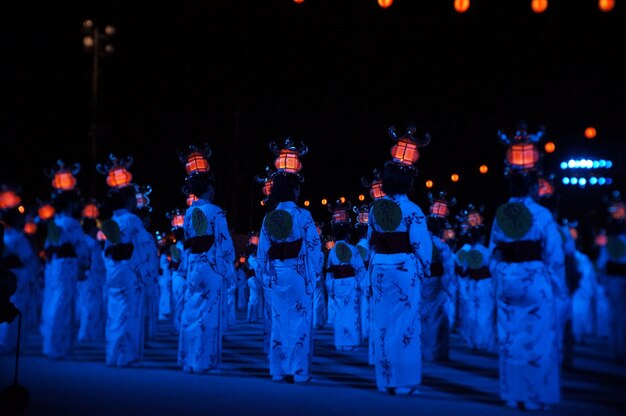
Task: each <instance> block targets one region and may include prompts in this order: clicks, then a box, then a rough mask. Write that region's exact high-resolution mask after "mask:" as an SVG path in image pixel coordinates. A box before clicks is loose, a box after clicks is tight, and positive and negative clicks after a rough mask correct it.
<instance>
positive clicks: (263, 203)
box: [261, 199, 265, 207]
mask: <svg viewBox="0 0 626 416" xmlns="http://www.w3.org/2000/svg"><path fill="white" fill-rule="evenodd" d="M261 206H262V207H264V206H265V200H263V199H262V200H261Z"/></svg>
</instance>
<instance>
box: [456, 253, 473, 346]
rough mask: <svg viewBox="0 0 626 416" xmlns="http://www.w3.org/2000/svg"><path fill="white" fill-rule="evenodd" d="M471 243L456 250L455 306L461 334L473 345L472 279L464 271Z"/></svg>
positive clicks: (464, 339)
mask: <svg viewBox="0 0 626 416" xmlns="http://www.w3.org/2000/svg"><path fill="white" fill-rule="evenodd" d="M471 248H472V247H471V246H470V245H469V244H464V245H463V246H461V248H460V249H459V250H458V251H457V252H456V254H455V256H454V265H455V276H456V305H455V308H454V313H455V323H456V326H457V328H458V330H459V334H460V335H461V338H462V339H463V341H465V343H466V344H467V345H469V346H471V337H470V328H471V319H470V318H471V312H470V310H471V307H472V306H471V300H470V293H469V289H470V279H469V277H468V276H467V275H465V276H462V275H461V274H460V273H464V268H463V267H464V260H463V259H464V256H465V254H466V253H467V252H468V251H469V250H471Z"/></svg>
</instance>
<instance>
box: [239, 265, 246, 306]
mask: <svg viewBox="0 0 626 416" xmlns="http://www.w3.org/2000/svg"><path fill="white" fill-rule="evenodd" d="M247 286H248V276H247V275H246V271H245V270H244V268H243V266H241V267H239V268H238V269H237V309H240V310H241V309H246V306H247V303H248V302H247V299H246V287H247Z"/></svg>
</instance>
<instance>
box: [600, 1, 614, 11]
mask: <svg viewBox="0 0 626 416" xmlns="http://www.w3.org/2000/svg"><path fill="white" fill-rule="evenodd" d="M598 7H599V8H600V10H602V11H603V12H605V13H606V12H610V11H611V10H613V8H614V7H615V0H599V1H598Z"/></svg>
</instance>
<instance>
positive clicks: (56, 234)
mask: <svg viewBox="0 0 626 416" xmlns="http://www.w3.org/2000/svg"><path fill="white" fill-rule="evenodd" d="M60 239H61V228H59V226H58V225H56V223H55V222H54V221H50V222H49V223H48V241H49V242H50V244H52V245H57V244H58V243H59V240H60Z"/></svg>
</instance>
